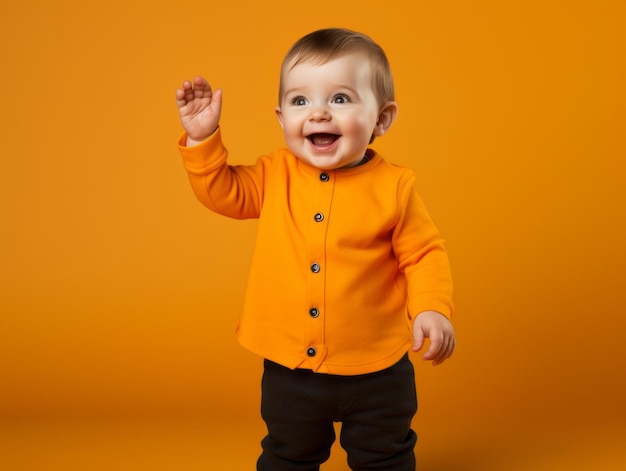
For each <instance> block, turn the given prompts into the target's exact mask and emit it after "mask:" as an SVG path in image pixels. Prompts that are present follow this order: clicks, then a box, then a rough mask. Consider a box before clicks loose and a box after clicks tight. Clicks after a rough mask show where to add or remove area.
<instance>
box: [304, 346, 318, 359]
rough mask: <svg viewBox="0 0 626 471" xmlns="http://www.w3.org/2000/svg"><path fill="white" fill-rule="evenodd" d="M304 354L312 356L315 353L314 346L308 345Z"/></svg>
mask: <svg viewBox="0 0 626 471" xmlns="http://www.w3.org/2000/svg"><path fill="white" fill-rule="evenodd" d="M306 354H307V355H308V356H310V357H314V356H315V355H316V354H317V350H315V347H309V348H307V349H306Z"/></svg>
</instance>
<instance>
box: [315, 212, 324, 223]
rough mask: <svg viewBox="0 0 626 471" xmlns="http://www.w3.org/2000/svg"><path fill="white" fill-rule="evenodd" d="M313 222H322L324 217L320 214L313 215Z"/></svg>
mask: <svg viewBox="0 0 626 471" xmlns="http://www.w3.org/2000/svg"><path fill="white" fill-rule="evenodd" d="M314 217H315V221H316V222H322V221H323V220H324V215H323V214H322V213H315V216H314Z"/></svg>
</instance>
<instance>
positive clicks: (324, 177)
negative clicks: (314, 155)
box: [320, 172, 330, 182]
mask: <svg viewBox="0 0 626 471" xmlns="http://www.w3.org/2000/svg"><path fill="white" fill-rule="evenodd" d="M320 180H322V181H323V182H327V181H328V180H330V175H328V174H327V173H326V172H322V173H320Z"/></svg>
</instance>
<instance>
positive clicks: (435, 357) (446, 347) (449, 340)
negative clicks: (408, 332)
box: [413, 311, 455, 366]
mask: <svg viewBox="0 0 626 471" xmlns="http://www.w3.org/2000/svg"><path fill="white" fill-rule="evenodd" d="M426 338H429V339H430V347H429V348H428V351H427V352H426V353H425V354H424V356H423V357H422V358H423V359H424V360H432V362H433V366H437V365H440V364H441V363H443V362H444V361H446V360H447V359H448V358H450V355H452V352H453V351H454V346H455V338H454V327H452V323H451V322H450V321H449V320H448V318H447V317H445V316H444V315H443V314H440V313H438V312H437V311H424V312H421V313H420V314H418V316H417V317H416V318H415V320H414V321H413V351H414V352H418V351H419V350H421V349H422V347H423V346H424V340H425V339H426Z"/></svg>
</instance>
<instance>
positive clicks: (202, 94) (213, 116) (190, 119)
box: [176, 77, 222, 145]
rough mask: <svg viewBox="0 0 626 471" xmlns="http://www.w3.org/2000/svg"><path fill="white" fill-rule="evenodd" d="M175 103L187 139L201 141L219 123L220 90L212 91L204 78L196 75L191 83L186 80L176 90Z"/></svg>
mask: <svg viewBox="0 0 626 471" xmlns="http://www.w3.org/2000/svg"><path fill="white" fill-rule="evenodd" d="M176 104H177V105H178V112H179V113H180V121H181V123H182V125H183V128H184V129H185V131H186V132H187V136H188V139H190V140H192V141H196V142H198V141H203V140H204V139H206V138H207V137H209V136H210V135H211V134H213V133H214V132H215V130H216V129H217V126H218V124H219V121H220V114H221V111H222V90H221V89H217V90H215V91H213V90H212V89H211V85H209V82H207V81H206V79H204V78H203V77H196V78H195V79H194V80H193V84H192V83H191V82H190V81H188V80H187V81H185V82H184V83H183V87H182V88H179V89H178V90H176ZM188 145H189V140H188Z"/></svg>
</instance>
